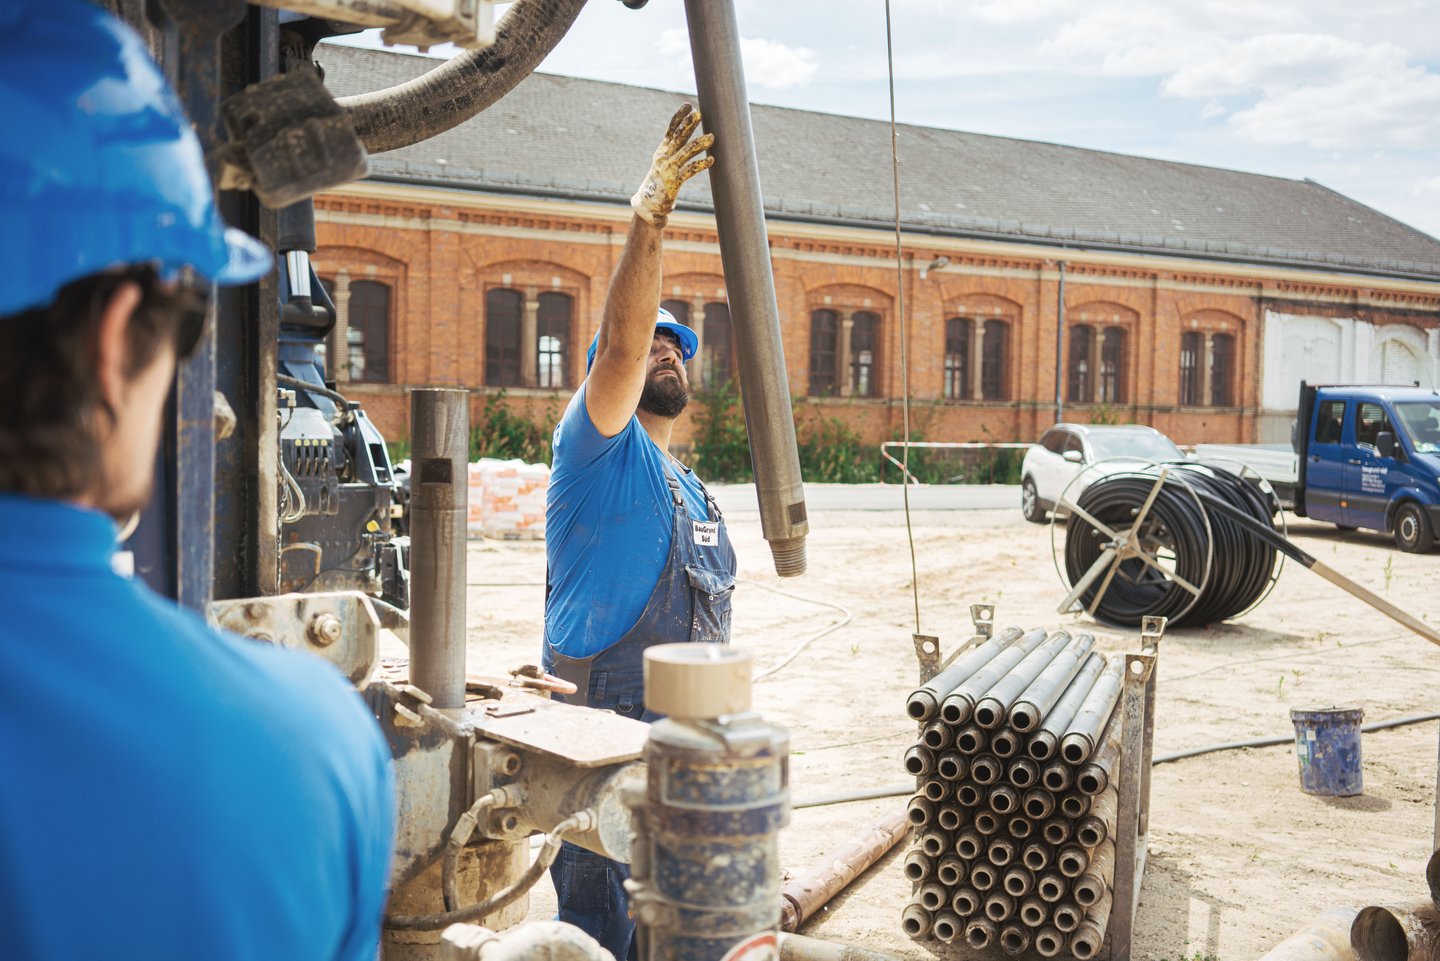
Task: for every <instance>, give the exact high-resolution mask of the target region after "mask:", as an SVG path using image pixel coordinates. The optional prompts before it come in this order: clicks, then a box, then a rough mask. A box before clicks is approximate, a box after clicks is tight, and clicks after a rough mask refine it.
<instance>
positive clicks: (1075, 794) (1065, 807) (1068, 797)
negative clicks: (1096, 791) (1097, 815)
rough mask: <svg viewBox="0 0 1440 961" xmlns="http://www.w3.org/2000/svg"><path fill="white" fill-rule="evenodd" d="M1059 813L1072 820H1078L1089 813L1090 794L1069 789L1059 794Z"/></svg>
mask: <svg viewBox="0 0 1440 961" xmlns="http://www.w3.org/2000/svg"><path fill="white" fill-rule="evenodd" d="M1060 813H1061V814H1062V815H1063V816H1065V817H1067V818H1069V819H1070V820H1072V821H1078V820H1080V819H1081V818H1083V817H1084V816H1085V815H1086V814H1089V813H1090V795H1088V794H1081V793H1080V792H1079V791H1071V792H1070V793H1069V794H1062V795H1061V796H1060Z"/></svg>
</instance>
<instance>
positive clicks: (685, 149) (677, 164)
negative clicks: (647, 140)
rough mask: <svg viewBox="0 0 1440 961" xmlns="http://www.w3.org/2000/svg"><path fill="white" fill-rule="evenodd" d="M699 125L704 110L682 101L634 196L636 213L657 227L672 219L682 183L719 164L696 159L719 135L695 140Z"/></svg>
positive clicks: (632, 200)
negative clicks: (676, 196) (672, 212)
mask: <svg viewBox="0 0 1440 961" xmlns="http://www.w3.org/2000/svg"><path fill="white" fill-rule="evenodd" d="M698 126H700V111H698V110H696V109H695V108H694V107H692V106H690V105H689V104H688V103H686V104H681V105H680V109H679V110H677V111H675V116H673V117H671V118H670V129H668V130H666V131H665V139H664V140H662V141H660V146H659V147H658V148H656V150H655V159H654V160H653V161H651V163H650V172H649V173H648V174H646V175H645V180H644V182H643V183H641V184H640V189H639V190H637V191H635V196H633V197H631V198H630V206H631V207H633V208H635V213H636V214H638V215H639V216H640V217H641V218H642V219H643V220H645V221H646V222H647V223H649V224H651V225H652V226H654V227H657V228H662V227H664V226H665V222H666V221H667V220H669V219H670V211H672V210H674V209H675V195H676V194H678V193H679V192H680V186H681V184H683V183H685V181H687V180H689V179H690V178H691V177H693V176H695V175H696V174H698V173H699V172H700V171H702V170H705V169H707V168H709V167H710V165H711V164H713V163H715V158H714V157H704V158H702V159H700V160H692V158H693V157H694V156H695V155H696V154H698V153H700V152H701V151H704V150H709V149H710V146H711V145H712V144H714V143H715V135H714V134H710V133H707V134H705V135H704V136H703V137H696V138H695V139H694V140H691V139H690V135H691V134H693V133H694V132H695V128H696V127H698ZM687 161H688V162H687Z"/></svg>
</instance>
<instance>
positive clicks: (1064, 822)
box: [1040, 816, 1075, 848]
mask: <svg viewBox="0 0 1440 961" xmlns="http://www.w3.org/2000/svg"><path fill="white" fill-rule="evenodd" d="M1074 831H1075V825H1074V822H1072V821H1071V820H1070V819H1068V818H1066V817H1064V816H1060V817H1053V818H1050V819H1049V820H1047V821H1046V822H1045V823H1044V824H1042V825H1040V836H1041V837H1043V838H1044V839H1045V840H1046V841H1047V842H1049V843H1050V844H1051V845H1053V846H1054V847H1057V848H1058V847H1059V846H1060V845H1062V844H1064V843H1065V842H1066V841H1068V840H1070V835H1071V834H1073V833H1074Z"/></svg>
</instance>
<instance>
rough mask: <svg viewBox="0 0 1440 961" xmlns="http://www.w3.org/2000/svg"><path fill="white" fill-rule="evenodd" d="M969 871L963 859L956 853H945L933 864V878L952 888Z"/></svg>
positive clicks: (963, 878)
mask: <svg viewBox="0 0 1440 961" xmlns="http://www.w3.org/2000/svg"><path fill="white" fill-rule="evenodd" d="M969 873H970V869H969V867H968V866H967V865H966V864H965V861H964V860H963V859H962V858H960V857H959V856H957V855H954V854H947V855H946V856H945V857H943V858H941V859H940V861H939V863H938V864H936V866H935V880H937V881H939V882H940V883H941V884H943V885H945V886H946V887H947V888H953V887H955V886H956V885H958V884H960V883H961V882H963V881H964V880H965V875H967V874H969Z"/></svg>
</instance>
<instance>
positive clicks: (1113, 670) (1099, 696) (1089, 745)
mask: <svg viewBox="0 0 1440 961" xmlns="http://www.w3.org/2000/svg"><path fill="white" fill-rule="evenodd" d="M1124 681H1125V658H1124V657H1122V656H1120V655H1115V656H1113V657H1111V658H1110V662H1109V663H1108V664H1107V665H1106V666H1105V672H1104V673H1103V674H1101V675H1100V678H1099V680H1097V681H1096V682H1095V686H1094V687H1092V688H1091V689H1090V693H1089V694H1087V695H1086V696H1085V703H1084V704H1082V705H1080V710H1079V711H1078V712H1077V713H1076V715H1075V720H1073V721H1071V722H1070V726H1069V727H1067V728H1066V729H1065V736H1064V737H1062V738H1061V739H1060V757H1061V758H1062V759H1063V760H1064V761H1065V763H1066V764H1070V765H1073V766H1077V767H1078V766H1079V765H1081V764H1084V763H1085V762H1086V761H1088V760H1090V757H1091V756H1092V755H1093V754H1094V753H1095V750H1096V746H1097V745H1098V744H1099V743H1100V739H1101V737H1102V732H1103V731H1104V730H1105V725H1106V724H1107V723H1109V721H1110V717H1111V715H1112V714H1114V713H1115V704H1116V703H1117V702H1118V701H1119V700H1120V686H1121V684H1123V683H1124Z"/></svg>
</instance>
